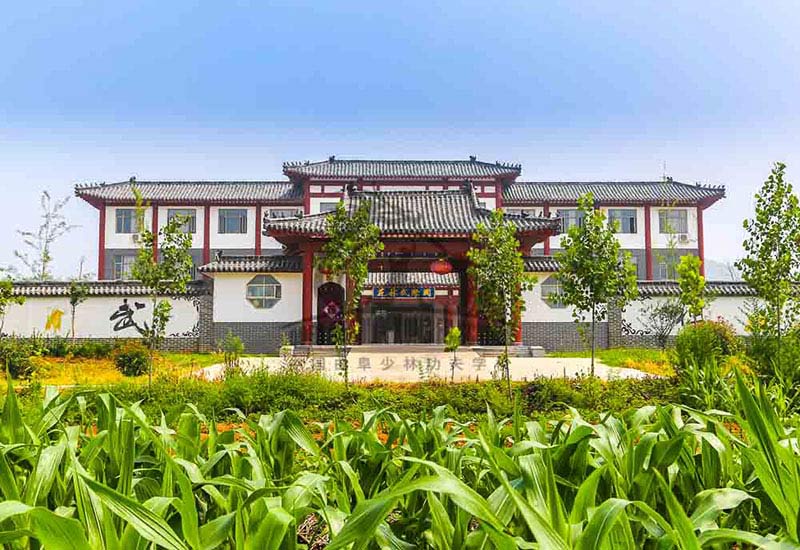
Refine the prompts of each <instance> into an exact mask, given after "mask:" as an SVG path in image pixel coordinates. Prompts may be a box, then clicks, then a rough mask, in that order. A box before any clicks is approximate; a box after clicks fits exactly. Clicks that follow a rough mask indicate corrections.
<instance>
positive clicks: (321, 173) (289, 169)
mask: <svg viewBox="0 0 800 550" xmlns="http://www.w3.org/2000/svg"><path fill="white" fill-rule="evenodd" d="M521 170H522V166H521V165H519V164H506V163H502V162H482V161H479V160H475V159H474V157H471V158H470V160H344V159H336V158H334V157H331V158H330V159H328V160H326V161H322V162H287V163H284V165H283V173H284V174H286V175H289V176H301V177H308V178H310V179H316V178H322V179H358V178H363V179H368V180H382V179H393V180H394V179H442V178H470V179H486V178H489V179H491V178H515V177H517V176H519V174H520V171H521Z"/></svg>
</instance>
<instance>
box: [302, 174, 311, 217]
mask: <svg viewBox="0 0 800 550" xmlns="http://www.w3.org/2000/svg"><path fill="white" fill-rule="evenodd" d="M303 209H304V210H305V212H306V216H308V215H309V214H311V182H310V181H308V180H305V181H304V182H303Z"/></svg>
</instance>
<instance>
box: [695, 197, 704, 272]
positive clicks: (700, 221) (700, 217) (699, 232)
mask: <svg viewBox="0 0 800 550" xmlns="http://www.w3.org/2000/svg"><path fill="white" fill-rule="evenodd" d="M697 255H698V256H700V275H702V276H703V277H705V275H706V247H705V243H704V242H703V207H702V206H698V207H697Z"/></svg>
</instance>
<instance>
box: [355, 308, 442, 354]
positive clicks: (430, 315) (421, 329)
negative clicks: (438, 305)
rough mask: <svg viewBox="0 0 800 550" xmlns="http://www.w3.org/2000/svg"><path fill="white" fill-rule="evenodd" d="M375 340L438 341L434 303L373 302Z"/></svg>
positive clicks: (374, 342)
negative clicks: (435, 335) (435, 336)
mask: <svg viewBox="0 0 800 550" xmlns="http://www.w3.org/2000/svg"><path fill="white" fill-rule="evenodd" d="M370 309H371V311H370V313H371V315H370V316H371V318H372V322H371V325H372V326H371V328H372V330H371V331H370V332H371V334H370V336H371V339H370V343H372V344H432V343H434V328H435V319H434V308H433V304H421V303H412V304H398V303H393V304H372V307H371V308H370Z"/></svg>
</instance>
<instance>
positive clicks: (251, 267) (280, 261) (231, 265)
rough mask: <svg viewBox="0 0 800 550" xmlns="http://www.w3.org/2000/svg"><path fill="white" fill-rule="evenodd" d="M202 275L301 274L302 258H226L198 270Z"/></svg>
mask: <svg viewBox="0 0 800 550" xmlns="http://www.w3.org/2000/svg"><path fill="white" fill-rule="evenodd" d="M197 269H198V271H200V272H201V273H300V272H302V271H303V265H302V258H301V257H300V256H224V257H222V258H220V259H219V260H214V261H213V262H211V263H208V264H206V265H202V266H200V267H198V268H197Z"/></svg>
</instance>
